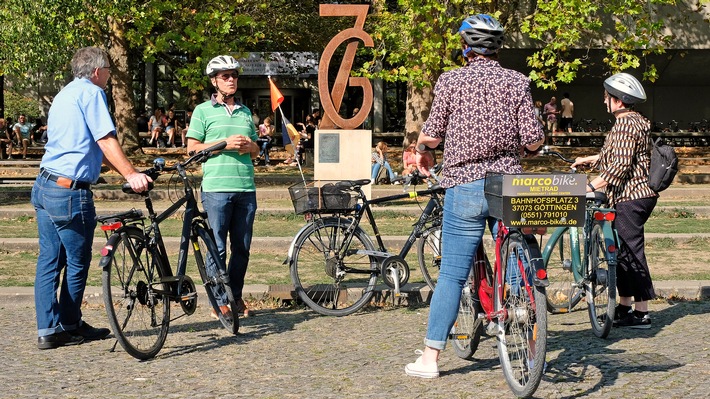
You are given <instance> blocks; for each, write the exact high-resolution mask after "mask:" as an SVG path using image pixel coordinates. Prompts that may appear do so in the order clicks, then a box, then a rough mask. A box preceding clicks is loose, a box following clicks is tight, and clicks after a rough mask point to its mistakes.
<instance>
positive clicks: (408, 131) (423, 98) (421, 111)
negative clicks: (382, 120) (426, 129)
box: [404, 83, 434, 147]
mask: <svg viewBox="0 0 710 399" xmlns="http://www.w3.org/2000/svg"><path fill="white" fill-rule="evenodd" d="M433 100H434V88H433V87H432V86H425V87H422V88H416V87H414V86H413V85H412V84H411V83H408V84H407V111H406V123H405V125H404V130H405V134H404V146H405V147H406V146H407V145H408V144H409V143H410V142H412V141H416V140H417V137H418V136H419V132H421V131H422V126H424V121H426V119H427V118H428V117H429V110H430V108H431V103H432V101H433Z"/></svg>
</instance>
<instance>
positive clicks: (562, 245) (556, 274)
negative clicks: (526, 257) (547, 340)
mask: <svg viewBox="0 0 710 399" xmlns="http://www.w3.org/2000/svg"><path fill="white" fill-rule="evenodd" d="M557 228H558V229H565V232H563V233H562V234H560V235H558V236H557V237H556V238H554V240H555V241H554V242H553V243H551V244H552V247H551V249H550V251H549V252H548V253H547V254H546V256H545V259H544V261H545V268H546V270H547V279H548V281H549V282H550V285H549V286H548V287H547V288H546V289H545V291H546V292H547V310H548V311H549V312H550V313H564V312H568V311H571V310H572V308H574V307H575V306H577V304H578V303H579V301H580V300H581V299H582V293H583V291H584V290H583V289H582V288H581V287H580V285H578V284H577V283H576V282H575V279H574V273H573V272H572V268H573V267H574V264H573V259H575V257H576V260H577V261H578V262H579V261H580V255H579V253H577V254H573V253H572V252H573V251H572V246H571V242H570V240H571V239H572V237H573V236H572V234H576V237H574V238H576V239H577V247H578V248H579V245H580V244H579V243H581V242H582V241H581V240H580V238H581V234H580V230H579V229H577V228H566V227H557ZM547 245H550V243H548V244H547Z"/></svg>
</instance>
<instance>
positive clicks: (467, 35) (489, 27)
mask: <svg viewBox="0 0 710 399" xmlns="http://www.w3.org/2000/svg"><path fill="white" fill-rule="evenodd" d="M459 35H461V37H462V38H463V40H464V42H465V43H466V44H467V45H468V47H469V48H470V50H472V51H473V52H474V53H477V54H482V55H490V54H494V53H496V52H497V51H498V49H499V48H501V46H502V45H503V40H505V29H504V28H503V25H501V24H500V22H498V20H496V19H495V18H493V17H491V16H490V15H487V14H476V15H472V16H470V17H468V18H466V19H464V20H463V23H461V27H460V28H459ZM467 53H468V51H465V52H464V55H467Z"/></svg>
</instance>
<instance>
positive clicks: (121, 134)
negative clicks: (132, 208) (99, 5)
mask: <svg viewBox="0 0 710 399" xmlns="http://www.w3.org/2000/svg"><path fill="white" fill-rule="evenodd" d="M107 22H108V25H109V41H110V43H111V44H110V46H109V49H108V55H109V58H110V59H111V63H112V64H113V65H112V68H111V93H112V96H113V102H114V117H115V118H116V130H117V132H116V133H117V134H118V141H119V143H121V147H123V151H124V152H125V153H126V155H127V156H129V157H130V156H132V155H139V154H142V153H143V151H142V150H141V147H140V138H139V137H138V125H137V124H136V117H135V104H134V102H135V100H134V98H133V89H132V83H133V79H132V78H131V72H130V69H129V67H128V42H127V41H126V38H125V35H124V30H123V24H122V23H121V21H117V20H116V19H115V18H114V17H108V21H107Z"/></svg>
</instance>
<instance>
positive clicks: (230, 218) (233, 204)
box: [202, 191, 256, 299]
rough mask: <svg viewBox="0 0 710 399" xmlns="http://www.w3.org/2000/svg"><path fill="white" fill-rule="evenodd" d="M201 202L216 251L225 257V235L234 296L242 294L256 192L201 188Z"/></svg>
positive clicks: (228, 269) (235, 297)
mask: <svg viewBox="0 0 710 399" xmlns="http://www.w3.org/2000/svg"><path fill="white" fill-rule="evenodd" d="M202 205H203V207H204V210H205V211H206V212H207V218H208V219H209V222H210V226H211V227H212V230H213V231H214V235H215V241H217V249H219V254H220V256H222V259H224V260H225V261H226V259H227V236H228V235H229V253H230V255H229V262H228V263H227V273H228V274H229V280H230V286H231V288H232V293H233V294H234V299H239V298H241V297H242V289H243V288H244V275H246V272H247V266H248V265H249V250H250V248H251V238H252V235H253V227H254V216H255V215H256V192H254V191H251V192H236V193H229V192H222V193H211V192H207V193H206V192H203V193H202Z"/></svg>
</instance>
